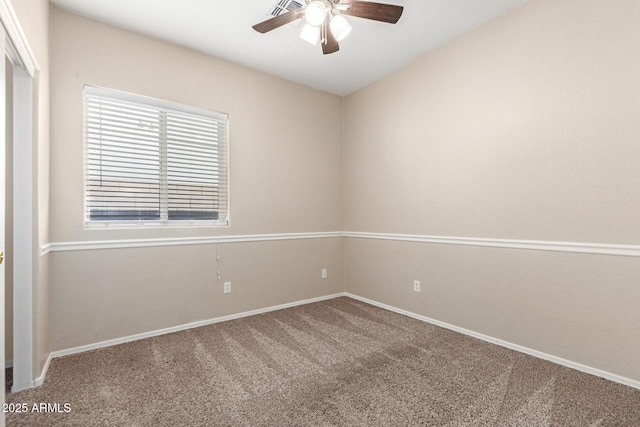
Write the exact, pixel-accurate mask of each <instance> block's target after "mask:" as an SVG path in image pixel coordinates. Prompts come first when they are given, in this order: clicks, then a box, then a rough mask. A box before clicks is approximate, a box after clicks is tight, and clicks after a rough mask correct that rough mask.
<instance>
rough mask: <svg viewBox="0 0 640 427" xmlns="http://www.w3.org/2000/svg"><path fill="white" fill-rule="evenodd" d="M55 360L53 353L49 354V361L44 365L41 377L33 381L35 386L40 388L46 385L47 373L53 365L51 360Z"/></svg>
mask: <svg viewBox="0 0 640 427" xmlns="http://www.w3.org/2000/svg"><path fill="white" fill-rule="evenodd" d="M52 359H53V353H49V357H47V361H46V362H45V363H44V367H43V368H42V373H40V376H39V377H38V378H36V379H35V380H33V386H34V387H39V386H41V385H42V383H44V379H45V378H46V376H47V371H48V370H49V365H51V360H52Z"/></svg>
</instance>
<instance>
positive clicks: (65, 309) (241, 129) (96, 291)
mask: <svg viewBox="0 0 640 427" xmlns="http://www.w3.org/2000/svg"><path fill="white" fill-rule="evenodd" d="M52 16H53V18H52V19H53V20H52V79H53V80H54V81H55V85H53V87H52V92H51V97H52V100H51V105H52V122H51V123H52V126H51V132H52V149H51V182H52V188H51V241H52V242H53V243H57V242H89V241H108V240H127V239H149V238H190V237H207V236H208V237H212V236H216V234H217V230H216V229H215V228H214V227H198V228H187V227H182V228H152V229H147V228H145V229H143V228H135V229H108V230H104V229H99V230H97V229H90V230H87V229H84V228H83V223H84V220H83V216H82V215H83V140H82V129H83V125H82V120H83V117H82V90H83V85H85V84H90V85H95V86H102V87H107V88H113V89H118V90H123V91H128V92H133V93H137V94H141V95H146V96H151V97H155V98H160V99H165V100H168V101H173V102H177V103H181V104H187V105H192V106H195V107H201V108H207V109H211V110H214V111H220V112H225V113H228V114H229V117H230V138H231V142H230V153H229V156H230V197H231V201H232V202H231V213H230V226H229V227H221V228H220V230H219V233H220V235H222V236H227V235H256V234H274V233H308V232H335V231H339V230H341V228H342V200H341V185H342V134H341V132H342V99H341V98H339V97H337V96H334V95H329V94H326V93H322V92H319V91H315V90H312V89H309V88H306V87H303V86H299V85H296V84H292V83H289V82H286V81H284V80H280V79H276V78H273V77H270V76H267V75H264V74H262V73H259V72H256V71H253V70H250V69H247V68H244V67H241V66H238V65H234V64H231V63H228V62H225V61H222V60H218V59H215V58H212V57H209V56H206V55H203V54H200V53H198V52H194V51H190V50H187V49H184V48H182V47H179V46H175V45H171V44H167V43H164V42H161V41H158V40H153V39H151V38H147V37H144V36H141V35H138V34H134V33H131V32H128V31H124V30H120V29H116V28H114V27H110V26H107V25H103V24H99V23H97V22H94V21H91V20H88V19H85V18H81V17H79V16H76V15H73V14H70V13H67V12H64V11H61V10H57V9H53V13H52ZM327 123H331V124H335V125H334V126H326V124H327ZM54 246H55V245H54ZM220 250H221V264H220V271H221V274H222V279H223V281H231V282H232V293H231V294H229V295H223V293H222V283H218V282H217V280H216V268H215V256H216V247H215V245H196V246H171V247H161V248H133V249H98V250H91V251H86V252H85V251H65V252H56V251H54V252H53V253H52V254H51V255H50V257H51V260H50V261H51V266H50V267H51V272H52V273H51V290H52V293H51V305H50V310H51V330H52V338H51V345H52V350H62V349H67V348H70V347H74V346H79V345H85V344H92V343H95V342H99V341H103V340H107V339H112V338H120V337H123V336H127V335H132V334H136V333H142V332H148V331H153V330H157V329H161V328H166V327H170V326H176V325H180V324H185V323H189V322H194V321H198V320H205V319H209V318H214V317H218V316H222V315H226V314H232V313H239V312H242V311H246V310H251V309H257V308H263V307H268V306H273V305H277V304H283V303H288V302H292V301H298V300H303V299H307V298H312V297H318V296H322V295H328V294H332V293H335V292H339V291H342V289H343V283H342V276H343V272H342V260H343V254H342V240H341V238H326V239H325V238H321V239H309V240H292V241H278V242H246V243H233V244H232V243H226V244H223V245H221V248H220ZM323 267H324V268H328V269H329V278H328V279H326V280H322V279H321V278H320V270H321V268H323Z"/></svg>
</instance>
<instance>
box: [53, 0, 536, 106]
mask: <svg viewBox="0 0 640 427" xmlns="http://www.w3.org/2000/svg"><path fill="white" fill-rule="evenodd" d="M276 2H277V0H249V1H238V0H107V1H105V0H51V3H53V4H54V5H56V6H58V7H61V8H64V9H67V10H69V11H72V12H74V13H77V14H80V15H83V16H86V17H89V18H92V19H95V20H98V21H102V22H105V23H108V24H111V25H114V26H117V27H122V28H125V29H128V30H132V31H135V32H138V33H141V34H145V35H148V36H151V37H155V38H158V39H162V40H166V41H169V42H173V43H176V44H179V45H183V46H187V47H190V48H192V49H195V50H198V51H201V52H204V53H207V54H210V55H212V56H215V57H219V58H223V59H226V60H228V61H231V62H235V63H238V64H242V65H245V66H247V67H250V68H253V69H256V70H260V71H263V72H265V73H268V74H271V75H275V76H278V77H282V78H284V79H287V80H290V81H293V82H297V83H300V84H303V85H306V86H310V87H313V88H316V89H320V90H323V91H326V92H330V93H334V94H337V95H347V94H349V93H351V92H353V91H356V90H358V89H360V88H362V87H364V86H366V85H368V84H370V83H373V82H374V81H376V80H378V79H380V78H381V77H383V76H385V75H387V74H389V73H391V72H392V71H394V70H396V69H399V68H401V67H403V66H405V65H407V64H409V63H411V62H413V61H415V60H416V59H418V58H419V57H421V56H423V55H424V54H426V53H428V52H430V51H433V50H434V49H437V48H438V47H440V46H442V45H444V44H446V43H447V42H449V41H451V40H453V39H455V38H457V37H459V36H461V35H463V34H465V33H468V32H469V31H471V30H473V29H474V28H477V27H479V26H480V25H482V24H484V23H486V22H488V21H490V20H491V19H494V18H496V17H498V16H500V15H502V14H503V13H505V12H507V11H509V10H510V9H513V8H515V7H518V6H520V5H522V4H523V3H525V2H526V0H381V2H383V3H391V4H397V5H402V6H404V13H403V15H402V17H401V18H400V21H399V22H398V23H397V24H395V25H392V24H386V23H381V22H376V21H369V20H365V19H361V18H355V17H351V16H347V17H346V18H347V19H348V20H349V22H350V23H351V24H352V26H353V31H352V32H351V34H350V35H349V36H348V37H347V38H346V39H345V40H343V41H342V42H341V43H340V51H338V52H337V53H334V54H331V55H322V49H321V48H320V45H318V46H315V47H314V46H311V45H310V44H308V43H306V42H305V41H303V40H301V39H300V38H299V37H298V34H299V32H300V28H294V27H293V26H291V25H285V26H283V27H280V28H278V29H276V30H273V31H271V32H269V33H267V34H260V33H257V32H256V31H254V30H253V29H252V28H251V26H252V25H254V24H257V23H258V22H261V21H264V20H265V19H268V18H269V17H268V16H267V12H268V10H269V9H270V8H271V7H272V6H273V5H274V4H275V3H276Z"/></svg>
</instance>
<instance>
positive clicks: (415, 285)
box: [413, 280, 420, 292]
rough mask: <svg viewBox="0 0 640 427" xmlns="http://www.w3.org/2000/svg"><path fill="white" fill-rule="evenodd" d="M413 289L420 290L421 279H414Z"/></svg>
mask: <svg viewBox="0 0 640 427" xmlns="http://www.w3.org/2000/svg"><path fill="white" fill-rule="evenodd" d="M413 290H414V292H420V281H419V280H414V281H413Z"/></svg>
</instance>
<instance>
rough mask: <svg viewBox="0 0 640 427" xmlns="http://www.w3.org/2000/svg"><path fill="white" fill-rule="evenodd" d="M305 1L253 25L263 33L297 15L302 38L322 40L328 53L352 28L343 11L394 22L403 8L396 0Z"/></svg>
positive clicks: (366, 17) (352, 14)
mask: <svg viewBox="0 0 640 427" xmlns="http://www.w3.org/2000/svg"><path fill="white" fill-rule="evenodd" d="M304 3H305V4H304V5H302V6H301V7H297V8H295V9H292V10H290V11H289V12H286V13H283V14H281V15H278V16H276V17H273V18H270V19H267V20H266V21H263V22H260V23H259V24H256V25H254V26H253V29H254V30H256V31H257V32H259V33H263V34H264V33H267V32H269V31H271V30H275V29H276V28H278V27H281V26H283V25H285V24H288V23H290V22H293V21H295V20H296V19H304V27H302V31H301V32H300V38H301V39H303V40H305V41H307V42H309V43H311V44H312V45H314V46H315V45H316V44H318V41H320V42H321V44H322V52H323V53H324V54H325V55H328V54H330V53H334V52H337V51H338V50H339V47H338V42H339V41H341V40H343V39H344V38H345V37H347V35H348V34H349V33H350V32H351V25H350V24H349V22H348V21H347V20H346V19H345V17H344V16H342V15H350V16H356V17H358V18H364V19H372V20H374V21H380V22H388V23H390V24H395V23H396V22H398V20H399V19H400V16H402V11H403V9H404V8H403V7H402V6H396V5H393V4H384V3H374V2H369V1H358V0H305V1H304Z"/></svg>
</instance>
